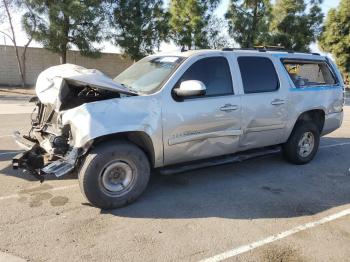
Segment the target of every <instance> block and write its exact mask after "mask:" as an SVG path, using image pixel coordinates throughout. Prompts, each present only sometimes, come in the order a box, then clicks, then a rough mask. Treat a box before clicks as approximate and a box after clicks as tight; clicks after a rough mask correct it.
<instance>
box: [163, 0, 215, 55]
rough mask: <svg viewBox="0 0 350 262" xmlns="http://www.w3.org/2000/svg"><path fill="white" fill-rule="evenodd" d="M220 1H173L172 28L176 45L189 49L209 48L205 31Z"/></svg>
mask: <svg viewBox="0 0 350 262" xmlns="http://www.w3.org/2000/svg"><path fill="white" fill-rule="evenodd" d="M219 2H220V1H219V0H171V1H170V28H171V33H172V36H173V38H174V40H175V43H176V44H178V45H180V46H181V47H186V48H188V49H191V48H192V47H194V48H207V47H208V39H207V31H206V30H205V29H206V27H207V25H208V21H209V20H210V18H211V16H212V13H213V11H214V9H215V8H216V7H217V5H218V3H219Z"/></svg>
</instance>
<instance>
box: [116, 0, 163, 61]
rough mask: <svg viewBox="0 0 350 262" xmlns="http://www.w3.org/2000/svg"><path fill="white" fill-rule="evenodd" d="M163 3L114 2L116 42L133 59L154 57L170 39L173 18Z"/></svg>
mask: <svg viewBox="0 0 350 262" xmlns="http://www.w3.org/2000/svg"><path fill="white" fill-rule="evenodd" d="M162 5H163V1H162V0H143V1H140V0H113V1H112V10H113V14H112V15H111V20H110V24H111V26H112V28H113V29H114V32H113V33H112V34H111V36H110V37H111V39H112V41H113V42H114V43H115V44H116V45H118V46H120V47H121V48H122V49H123V50H124V52H125V54H126V55H128V56H129V57H130V58H131V59H134V60H138V59H140V58H142V57H144V56H146V55H148V54H151V53H153V50H154V47H157V48H159V46H160V43H161V42H162V41H164V40H166V39H167V36H168V31H169V28H168V20H169V14H168V13H167V12H165V10H164V9H163V7H162Z"/></svg>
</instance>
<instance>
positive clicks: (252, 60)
mask: <svg viewBox="0 0 350 262" xmlns="http://www.w3.org/2000/svg"><path fill="white" fill-rule="evenodd" d="M238 65H239V69H240V71H241V76H242V81H243V88H244V93H246V94H251V93H262V92H273V91H276V90H278V88H279V81H278V77H277V73H276V70H275V67H274V66H273V64H272V62H271V60H270V59H268V58H266V57H253V56H241V57H239V58H238Z"/></svg>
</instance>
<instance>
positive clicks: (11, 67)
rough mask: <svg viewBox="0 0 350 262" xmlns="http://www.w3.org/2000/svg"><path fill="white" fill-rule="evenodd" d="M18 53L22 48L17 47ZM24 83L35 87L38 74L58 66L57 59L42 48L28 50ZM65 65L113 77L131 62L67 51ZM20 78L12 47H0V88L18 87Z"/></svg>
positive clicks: (117, 58) (108, 55)
mask: <svg viewBox="0 0 350 262" xmlns="http://www.w3.org/2000/svg"><path fill="white" fill-rule="evenodd" d="M19 51H20V53H22V52H23V48H22V47H19ZM26 61H27V62H26V82H27V85H29V86H33V85H35V82H36V78H37V77H38V75H39V73H40V72H41V71H43V70H45V69H46V68H48V67H50V66H53V65H58V64H59V57H58V55H57V54H54V53H52V52H50V51H48V50H46V49H43V48H31V47H30V48H28V49H27V55H26ZM67 63H71V64H76V65H81V66H84V67H86V68H95V69H98V70H100V71H102V72H104V73H105V74H107V75H108V76H110V77H115V76H116V75H118V74H119V73H120V72H121V71H123V70H124V69H125V68H127V67H128V66H130V65H131V64H132V61H131V60H129V59H127V58H124V57H122V56H121V55H119V54H109V53H102V55H101V57H100V58H96V59H94V58H88V57H83V56H81V55H80V54H79V52H78V51H69V52H68V54H67ZM19 85H21V78H20V76H19V73H18V67H17V60H16V56H15V49H14V47H13V46H5V45H0V86H19Z"/></svg>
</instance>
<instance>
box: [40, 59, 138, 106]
mask: <svg viewBox="0 0 350 262" xmlns="http://www.w3.org/2000/svg"><path fill="white" fill-rule="evenodd" d="M70 83H71V84H73V85H74V86H90V87H94V88H97V89H102V90H108V91H112V92H117V93H122V94H129V95H135V93H133V92H131V91H129V90H128V89H127V88H125V87H123V86H122V85H121V84H118V83H117V82H114V81H113V80H112V79H111V78H110V77H108V76H106V75H105V74H103V73H102V72H101V71H99V70H96V69H86V68H84V67H82V66H78V65H73V64H64V65H58V66H53V67H50V68H48V69H46V70H44V71H43V72H41V73H40V74H39V76H38V79H37V82H36V88H35V91H36V94H37V96H38V98H39V100H40V101H41V103H43V104H45V105H48V104H49V105H52V106H53V107H54V108H56V109H57V108H59V107H60V105H61V104H62V101H61V100H62V97H63V94H65V93H66V92H67V91H66V90H65V89H67V88H68V85H69V84H70Z"/></svg>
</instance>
